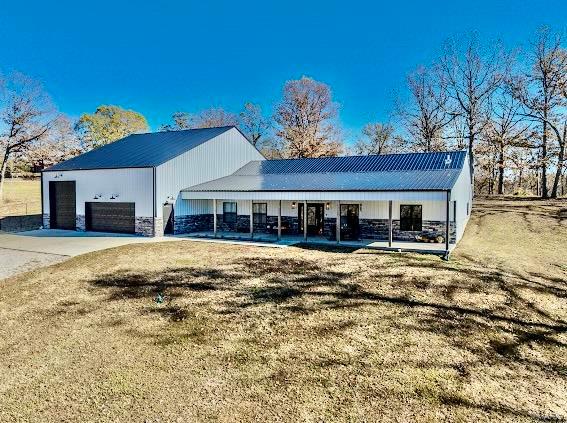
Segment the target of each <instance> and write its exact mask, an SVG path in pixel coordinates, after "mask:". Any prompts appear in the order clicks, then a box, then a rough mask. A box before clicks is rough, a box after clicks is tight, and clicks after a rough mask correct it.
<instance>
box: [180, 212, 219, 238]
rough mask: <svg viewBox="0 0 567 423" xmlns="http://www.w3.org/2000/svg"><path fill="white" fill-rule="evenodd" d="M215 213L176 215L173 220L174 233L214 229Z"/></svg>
mask: <svg viewBox="0 0 567 423" xmlns="http://www.w3.org/2000/svg"><path fill="white" fill-rule="evenodd" d="M213 220H214V219H213V214H212V213H211V214H194V215H184V216H175V218H174V220H173V233H174V234H176V235H177V234H189V233H191V232H204V231H212V230H214V222H213Z"/></svg>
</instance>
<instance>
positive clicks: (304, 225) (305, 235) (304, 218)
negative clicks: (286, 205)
mask: <svg viewBox="0 0 567 423" xmlns="http://www.w3.org/2000/svg"><path fill="white" fill-rule="evenodd" d="M303 240H304V241H307V201H306V200H304V201H303Z"/></svg>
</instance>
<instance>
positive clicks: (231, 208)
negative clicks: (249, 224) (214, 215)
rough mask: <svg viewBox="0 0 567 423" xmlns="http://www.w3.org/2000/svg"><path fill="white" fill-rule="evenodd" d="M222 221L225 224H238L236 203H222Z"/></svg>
mask: <svg viewBox="0 0 567 423" xmlns="http://www.w3.org/2000/svg"><path fill="white" fill-rule="evenodd" d="M222 220H223V221H224V222H225V223H236V202H230V203H222Z"/></svg>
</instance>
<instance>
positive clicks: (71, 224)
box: [49, 181, 76, 230]
mask: <svg viewBox="0 0 567 423" xmlns="http://www.w3.org/2000/svg"><path fill="white" fill-rule="evenodd" d="M75 206H76V190H75V181H58V182H55V181H50V182H49V209H50V210H49V213H50V219H49V227H50V228H51V229H70V230H75V225H76V223H75V218H76V208H75Z"/></svg>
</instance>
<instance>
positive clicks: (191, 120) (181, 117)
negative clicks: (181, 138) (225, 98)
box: [160, 107, 238, 131]
mask: <svg viewBox="0 0 567 423" xmlns="http://www.w3.org/2000/svg"><path fill="white" fill-rule="evenodd" d="M172 121H173V122H172V123H170V124H165V125H162V126H161V127H160V130H161V131H179V130H182V129H198V128H217V127H221V126H238V118H237V117H236V115H234V114H233V113H230V112H227V111H225V110H224V109H222V108H220V107H212V108H210V109H205V110H203V111H201V112H199V113H197V114H194V115H192V114H190V113H187V112H175V113H174V114H173V115H172Z"/></svg>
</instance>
